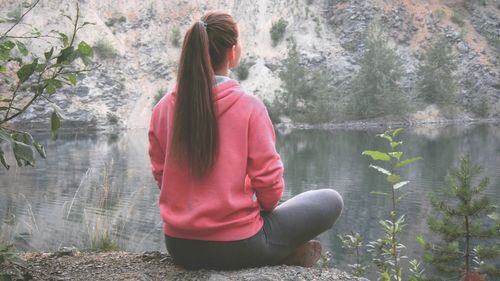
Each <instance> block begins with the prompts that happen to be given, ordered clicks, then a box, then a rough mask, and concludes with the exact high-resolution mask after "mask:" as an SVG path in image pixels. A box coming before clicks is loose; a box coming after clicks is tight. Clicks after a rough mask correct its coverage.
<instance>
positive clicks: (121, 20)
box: [105, 16, 127, 27]
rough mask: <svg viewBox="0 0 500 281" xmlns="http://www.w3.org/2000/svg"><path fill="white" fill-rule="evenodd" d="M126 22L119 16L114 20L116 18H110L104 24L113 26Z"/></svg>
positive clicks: (124, 18)
mask: <svg viewBox="0 0 500 281" xmlns="http://www.w3.org/2000/svg"><path fill="white" fill-rule="evenodd" d="M126 21H127V18H126V17H125V16H121V17H119V18H116V17H113V18H110V19H109V20H107V21H106V22H105V24H106V26H109V27H111V26H114V25H115V24H116V23H123V22H126Z"/></svg>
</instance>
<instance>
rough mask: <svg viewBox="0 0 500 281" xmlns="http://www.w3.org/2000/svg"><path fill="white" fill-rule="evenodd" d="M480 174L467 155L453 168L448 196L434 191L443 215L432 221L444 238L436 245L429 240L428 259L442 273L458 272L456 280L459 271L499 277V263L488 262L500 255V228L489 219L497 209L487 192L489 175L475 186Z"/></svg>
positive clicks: (430, 221) (479, 169) (433, 196)
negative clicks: (439, 194)
mask: <svg viewBox="0 0 500 281" xmlns="http://www.w3.org/2000/svg"><path fill="white" fill-rule="evenodd" d="M480 173H481V168H480V167H479V166H476V165H473V164H471V163H470V161H469V160H468V159H467V158H463V159H462V160H461V162H460V167H458V168H453V169H451V172H450V177H449V180H448V185H449V186H448V189H447V196H446V197H444V198H443V199H440V198H438V197H437V196H436V195H435V194H431V204H432V206H433V207H434V208H436V209H437V210H438V211H439V212H440V214H441V215H440V217H429V218H428V224H429V227H430V229H431V230H432V231H433V232H435V233H438V234H440V236H441V238H442V240H441V241H440V242H438V243H436V244H431V243H427V242H425V244H426V248H427V250H428V251H427V252H426V254H425V260H426V261H427V262H428V263H430V264H431V265H433V266H434V267H435V268H436V269H437V270H439V271H441V272H444V273H447V274H455V276H454V278H455V279H453V280H459V279H456V278H457V277H456V276H457V275H458V274H460V275H461V276H469V274H471V273H472V272H482V273H484V274H487V275H489V276H497V277H498V276H499V274H500V271H499V270H498V268H499V267H498V266H499V265H498V264H496V265H495V264H491V263H488V262H487V261H488V260H491V259H494V258H498V257H500V242H499V238H500V227H499V224H498V223H494V222H493V221H492V220H491V219H489V218H488V216H489V215H491V214H493V213H494V212H495V208H496V207H495V205H494V204H493V203H492V202H491V201H490V199H489V198H488V196H487V195H485V194H484V191H485V190H486V188H487V186H488V184H489V178H487V177H485V178H482V179H481V180H480V181H479V183H478V184H477V185H476V186H473V184H474V183H473V182H475V181H476V180H475V178H476V177H477V176H478V175H479V174H480ZM479 240H483V243H480V241H479ZM496 262H497V263H498V259H497V261H496Z"/></svg>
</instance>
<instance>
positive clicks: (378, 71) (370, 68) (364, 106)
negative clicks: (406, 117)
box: [350, 24, 406, 118]
mask: <svg viewBox="0 0 500 281" xmlns="http://www.w3.org/2000/svg"><path fill="white" fill-rule="evenodd" d="M366 47H367V50H366V52H365V53H364V54H363V57H362V58H361V69H360V70H359V72H358V74H357V75H356V77H355V78H354V79H353V81H352V84H351V85H352V87H351V88H352V90H353V96H352V98H351V105H350V112H351V114H352V115H354V117H361V118H372V117H379V116H383V115H387V114H399V113H401V112H402V111H403V110H404V108H405V107H406V100H405V97H404V96H403V91H402V89H401V86H400V81H401V61H400V58H399V56H398V55H397V54H396V51H395V50H394V49H392V48H390V47H389V46H388V45H387V38H386V37H385V35H384V34H383V33H382V32H381V30H380V27H379V26H378V24H374V25H372V26H371V27H370V28H369V32H368V37H367V39H366Z"/></svg>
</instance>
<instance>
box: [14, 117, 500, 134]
mask: <svg viewBox="0 0 500 281" xmlns="http://www.w3.org/2000/svg"><path fill="white" fill-rule="evenodd" d="M480 124H500V118H467V119H465V118H461V119H437V120H424V121H410V120H407V119H405V120H379V119H366V120H350V121H344V122H332V123H322V124H300V123H289V122H284V123H276V124H274V127H275V129H277V130H279V131H286V130H311V129H315V130H365V129H377V128H389V127H392V128H394V127H402V128H418V127H440V126H449V125H480ZM62 125H63V126H62V127H61V128H60V129H59V132H60V133H72V132H75V133H77V132H106V133H109V134H116V133H120V132H124V131H131V130H147V129H148V128H147V127H143V128H127V127H116V126H105V127H93V126H89V124H82V126H76V127H75V126H71V125H66V126H65V125H64V121H63V123H62ZM12 128H13V129H17V130H28V131H30V132H33V133H40V132H50V126H49V125H48V124H43V126H42V124H41V123H38V124H35V125H33V124H31V123H28V124H23V123H16V124H14V125H13V126H12Z"/></svg>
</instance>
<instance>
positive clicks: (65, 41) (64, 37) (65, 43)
mask: <svg viewBox="0 0 500 281" xmlns="http://www.w3.org/2000/svg"><path fill="white" fill-rule="evenodd" d="M59 36H61V38H59V39H61V42H62V43H63V47H68V46H69V38H68V36H67V35H66V34H64V33H62V32H59Z"/></svg>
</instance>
